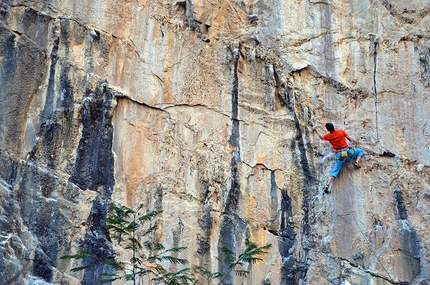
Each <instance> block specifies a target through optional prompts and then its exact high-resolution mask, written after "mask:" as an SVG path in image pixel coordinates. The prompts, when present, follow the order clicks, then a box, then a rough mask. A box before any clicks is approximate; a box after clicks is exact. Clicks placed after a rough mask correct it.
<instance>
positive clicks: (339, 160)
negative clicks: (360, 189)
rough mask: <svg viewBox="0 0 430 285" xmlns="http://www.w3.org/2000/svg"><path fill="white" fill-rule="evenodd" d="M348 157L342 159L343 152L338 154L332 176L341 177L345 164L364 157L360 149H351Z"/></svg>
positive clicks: (348, 151)
mask: <svg viewBox="0 0 430 285" xmlns="http://www.w3.org/2000/svg"><path fill="white" fill-rule="evenodd" d="M346 152H347V155H348V156H347V157H342V152H341V151H340V152H337V153H336V164H335V165H334V168H333V171H332V172H331V173H330V176H333V177H335V178H336V177H337V176H338V175H339V172H340V170H341V169H342V165H343V164H344V163H345V162H348V161H351V160H355V159H356V158H357V157H358V156H360V157H362V156H363V154H364V153H363V151H362V150H361V149H359V148H350V149H348V150H347V151H346Z"/></svg>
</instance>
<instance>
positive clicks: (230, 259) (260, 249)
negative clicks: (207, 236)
mask: <svg viewBox="0 0 430 285" xmlns="http://www.w3.org/2000/svg"><path fill="white" fill-rule="evenodd" d="M245 246H246V248H245V250H244V251H243V252H242V253H241V254H240V255H239V256H238V257H237V258H236V254H235V252H234V251H232V250H231V249H229V248H228V247H226V246H223V247H222V248H221V252H222V253H223V254H224V260H222V262H224V263H225V264H227V265H228V268H229V270H228V271H227V273H226V274H224V273H222V272H212V271H210V270H207V269H206V268H204V267H201V266H194V267H193V270H194V272H196V273H198V274H200V275H202V276H204V277H205V278H206V280H207V284H210V283H211V282H212V281H213V279H218V278H221V280H220V281H219V282H218V283H217V285H221V284H223V282H224V280H225V279H226V278H227V277H228V276H229V274H230V273H231V272H235V273H236V275H238V276H243V277H247V276H248V275H249V273H250V272H249V271H248V270H244V269H237V267H238V266H240V267H242V268H243V267H244V265H245V263H251V264H254V263H256V262H257V261H262V260H263V259H262V258H260V257H259V256H260V255H264V254H267V253H268V252H267V251H266V250H267V249H269V248H271V247H272V245H271V244H266V245H264V246H258V245H257V244H256V243H254V242H251V241H249V240H248V239H246V240H245Z"/></svg>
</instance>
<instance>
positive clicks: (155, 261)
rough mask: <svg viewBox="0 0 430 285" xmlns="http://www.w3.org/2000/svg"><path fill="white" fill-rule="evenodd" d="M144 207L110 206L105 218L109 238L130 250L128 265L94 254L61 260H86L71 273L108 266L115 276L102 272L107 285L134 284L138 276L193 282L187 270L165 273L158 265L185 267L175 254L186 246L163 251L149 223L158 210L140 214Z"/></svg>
mask: <svg viewBox="0 0 430 285" xmlns="http://www.w3.org/2000/svg"><path fill="white" fill-rule="evenodd" d="M143 207H144V205H143V204H140V205H139V206H138V208H137V209H136V210H133V209H131V208H128V207H126V206H117V205H112V207H111V208H110V211H109V213H108V217H107V218H106V226H107V228H108V229H109V230H110V233H111V237H112V239H113V240H114V241H116V242H117V244H118V245H122V246H123V247H124V248H125V249H126V250H129V251H130V253H131V257H130V259H129V260H128V262H117V261H115V260H112V259H107V258H97V256H95V255H94V254H92V253H90V252H88V251H84V250H81V251H79V252H78V253H77V254H75V255H66V256H63V257H62V259H89V260H91V261H92V262H90V263H89V264H87V265H84V266H80V267H76V268H73V269H72V270H71V271H80V270H84V269H87V268H89V267H91V266H94V265H95V264H96V263H97V262H101V263H104V264H108V265H110V266H111V267H112V269H113V272H114V273H104V274H103V278H102V279H101V283H110V282H113V281H115V280H118V279H124V280H125V281H133V284H136V280H137V279H138V278H139V277H144V276H147V277H148V278H149V281H150V282H151V281H154V282H155V281H156V282H158V283H161V284H166V285H180V284H188V283H189V282H192V281H193V278H192V277H190V274H188V272H190V268H184V269H181V270H179V271H177V272H170V271H168V270H166V269H165V268H164V267H163V266H162V265H161V263H162V262H164V261H167V262H169V263H172V264H181V265H186V264H188V260H187V259H183V258H177V257H175V256H173V255H172V254H177V253H180V252H182V251H183V250H185V249H186V247H175V248H168V249H166V248H165V247H164V245H163V244H162V243H160V242H158V241H157V239H156V238H155V236H154V233H155V230H156V229H157V224H156V223H153V222H152V220H153V218H154V217H156V216H157V215H158V212H157V211H151V212H149V213H143V211H142V210H143Z"/></svg>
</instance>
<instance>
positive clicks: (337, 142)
mask: <svg viewBox="0 0 430 285" xmlns="http://www.w3.org/2000/svg"><path fill="white" fill-rule="evenodd" d="M325 127H326V129H327V131H329V132H328V133H326V134H322V133H321V131H320V130H319V128H318V126H315V127H314V128H313V130H314V131H315V132H316V133H317V135H318V136H319V137H320V139H322V140H327V141H329V142H330V144H331V146H332V147H333V149H334V150H335V151H336V164H335V165H334V168H333V171H332V172H331V173H330V178H329V180H328V182H327V185H326V186H325V188H324V192H325V193H330V190H329V187H330V184H331V183H332V182H333V180H334V179H335V178H336V177H337V176H338V175H339V172H340V170H341V168H342V165H343V164H344V163H345V162H347V161H350V160H355V161H354V166H355V167H356V168H361V166H360V160H361V157H362V156H363V151H362V150H361V149H359V148H350V147H349V145H348V142H347V141H346V139H348V140H349V141H350V142H352V143H355V142H357V141H356V140H355V139H353V138H352V137H350V136H349V135H348V134H347V133H346V132H345V131H344V130H340V129H338V130H335V128H334V126H333V124H332V123H327V124H325ZM345 138H346V139H345Z"/></svg>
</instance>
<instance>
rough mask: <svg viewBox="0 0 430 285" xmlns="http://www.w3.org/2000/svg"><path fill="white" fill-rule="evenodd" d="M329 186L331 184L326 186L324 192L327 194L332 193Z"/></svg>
mask: <svg viewBox="0 0 430 285" xmlns="http://www.w3.org/2000/svg"><path fill="white" fill-rule="evenodd" d="M328 188H329V185H326V186H325V187H324V192H325V193H327V194H328V193H330V190H329V189H328Z"/></svg>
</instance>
